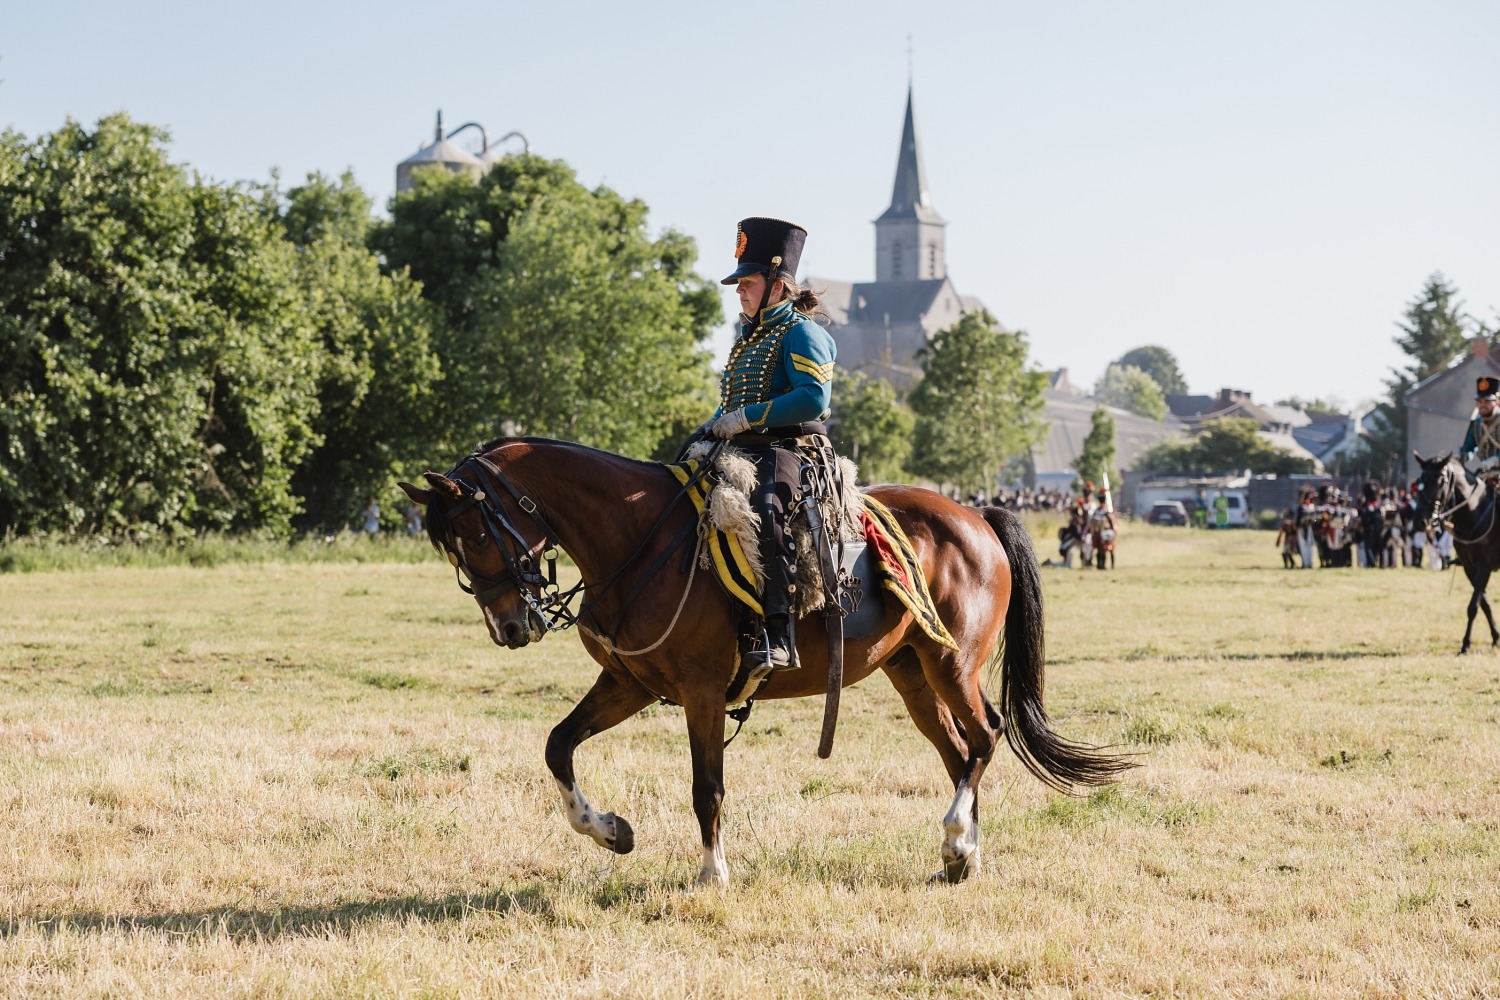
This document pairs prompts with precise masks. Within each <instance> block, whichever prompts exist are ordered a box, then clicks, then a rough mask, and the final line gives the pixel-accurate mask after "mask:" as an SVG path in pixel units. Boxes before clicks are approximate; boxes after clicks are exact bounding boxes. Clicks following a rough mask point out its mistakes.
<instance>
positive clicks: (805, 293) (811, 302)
mask: <svg viewBox="0 0 1500 1000" xmlns="http://www.w3.org/2000/svg"><path fill="white" fill-rule="evenodd" d="M780 281H781V284H782V287H783V288H785V289H786V297H787V298H789V299H791V300H792V308H793V309H795V310H797V311H798V312H799V313H802V315H804V316H812V317H818V316H822V317H824V318H827V313H825V312H823V309H822V307H821V306H820V305H819V302H820V301H821V300H820V297H819V295H818V293H817V292H815V291H813V290H812V289H811V288H803V287H802V286H800V285H798V284H797V283H796V282H795V281H792V280H791V279H789V278H781V279H780Z"/></svg>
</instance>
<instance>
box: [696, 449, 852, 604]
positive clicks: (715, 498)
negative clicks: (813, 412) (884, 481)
mask: <svg viewBox="0 0 1500 1000" xmlns="http://www.w3.org/2000/svg"><path fill="white" fill-rule="evenodd" d="M798 440H800V439H798ZM712 451H713V445H712V444H711V443H709V442H699V443H698V444H695V445H693V446H692V447H691V448H689V449H688V452H687V456H686V457H687V460H688V461H690V462H700V463H701V462H703V461H705V460H707V459H708V457H709V455H710V453H711V452H712ZM796 451H797V454H798V455H799V456H801V458H802V477H801V479H802V485H801V488H800V490H799V491H798V496H797V501H796V503H795V504H794V506H793V509H792V510H791V512H790V513H789V514H788V516H787V524H786V528H787V532H788V533H789V534H790V536H791V538H792V541H793V544H794V545H795V547H796V550H797V556H796V581H797V604H796V608H795V611H796V614H797V615H798V616H799V617H800V616H803V615H809V614H812V613H813V612H815V611H821V610H823V609H824V608H826V607H828V605H829V601H830V599H835V600H838V601H839V603H840V604H842V605H843V606H844V607H845V610H846V612H852V611H854V610H855V609H856V608H857V607H858V605H859V603H860V601H859V595H858V594H857V593H854V592H852V588H854V587H857V585H858V583H859V580H856V579H854V578H852V577H851V576H849V574H850V572H851V571H852V568H853V567H854V565H855V564H856V563H857V562H858V560H859V557H860V556H861V555H862V554H863V553H864V550H865V532H864V522H863V517H862V515H863V511H864V502H863V499H862V495H861V494H860V491H859V488H858V486H856V485H855V484H856V482H857V479H858V474H859V473H858V470H857V469H856V468H855V465H854V463H853V462H851V461H849V459H847V458H841V457H838V456H835V455H833V454H832V449H831V448H827V447H824V446H820V445H818V444H810V445H807V446H801V445H799V446H798V447H797V449H796ZM709 476H710V479H711V483H710V487H709V488H708V489H707V490H706V491H705V496H704V502H703V504H702V506H703V509H704V511H705V514H704V518H703V521H702V523H701V524H700V526H699V534H700V535H705V536H706V535H707V534H708V533H709V532H710V531H712V532H714V533H716V534H718V535H722V536H724V541H723V542H721V543H720V544H721V548H720V550H719V551H718V552H716V551H715V550H714V545H713V544H712V542H711V544H709V545H705V546H704V547H703V549H702V552H701V555H700V557H699V558H700V562H699V565H700V567H701V568H703V569H707V570H712V569H714V568H715V563H716V562H718V563H722V564H725V565H727V567H728V569H729V570H730V573H729V575H728V579H724V575H723V574H721V579H724V582H725V585H726V587H727V589H729V591H730V593H731V595H732V596H734V597H736V598H737V599H738V600H739V601H740V603H742V604H743V605H745V606H746V607H748V608H749V609H750V610H752V611H754V612H755V613H756V614H759V613H760V610H761V609H760V599H759V594H760V593H761V592H762V589H763V588H764V585H765V579H766V574H765V567H764V566H762V565H761V556H760V546H759V544H758V543H757V539H758V537H759V532H760V528H761V524H760V515H758V514H757V513H756V512H755V511H754V510H752V509H751V507H750V492H751V490H753V489H754V488H755V463H754V462H752V461H751V460H750V459H749V458H748V457H747V456H746V455H745V454H744V453H743V452H742V451H739V450H738V449H736V448H734V447H733V446H732V445H729V446H725V447H724V448H723V449H722V450H721V451H719V453H718V455H717V457H716V458H715V459H714V467H713V470H712V471H711V472H710V473H709ZM820 536H823V537H824V538H825V539H826V540H825V541H823V542H822V544H823V545H826V546H827V547H829V548H832V549H833V550H834V559H833V561H832V563H831V564H830V562H829V560H828V559H827V558H826V555H827V554H826V553H825V552H820V551H819V548H820ZM827 568H831V569H832V571H833V572H832V574H831V575H832V576H833V577H834V582H835V583H836V584H837V586H836V587H835V586H830V582H829V581H828V580H827V579H825V577H826V576H827V575H829V574H826V573H825V569H827ZM863 579H868V576H866V577H864V578H863Z"/></svg>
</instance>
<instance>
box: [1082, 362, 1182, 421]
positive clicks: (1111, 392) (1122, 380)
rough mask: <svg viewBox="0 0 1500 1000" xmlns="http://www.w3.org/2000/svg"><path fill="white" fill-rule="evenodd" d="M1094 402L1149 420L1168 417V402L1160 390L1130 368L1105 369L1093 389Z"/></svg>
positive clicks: (1151, 381)
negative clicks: (1095, 400)
mask: <svg viewBox="0 0 1500 1000" xmlns="http://www.w3.org/2000/svg"><path fill="white" fill-rule="evenodd" d="M1094 398H1096V399H1098V400H1099V402H1101V403H1103V404H1104V405H1106V406H1117V407H1119V408H1120V409H1122V410H1129V411H1130V412H1131V413H1134V414H1136V415H1137V416H1141V417H1148V418H1150V419H1151V420H1160V419H1161V418H1162V417H1165V416H1166V415H1167V401H1166V398H1165V397H1163V396H1162V391H1161V387H1160V386H1158V385H1157V384H1156V381H1155V380H1154V379H1153V378H1152V377H1151V376H1150V375H1148V374H1146V373H1145V372H1144V371H1142V370H1141V369H1139V368H1136V367H1134V366H1133V365H1122V364H1118V363H1116V364H1112V365H1110V366H1109V367H1108V368H1106V369H1105V370H1104V375H1103V376H1101V377H1100V379H1099V381H1098V383H1097V384H1096V385H1095V386H1094Z"/></svg>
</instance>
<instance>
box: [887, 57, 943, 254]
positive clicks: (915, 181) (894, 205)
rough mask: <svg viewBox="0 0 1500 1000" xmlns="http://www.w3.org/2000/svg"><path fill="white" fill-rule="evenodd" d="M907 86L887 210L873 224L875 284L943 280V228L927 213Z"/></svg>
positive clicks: (928, 206) (939, 220)
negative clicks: (894, 182)
mask: <svg viewBox="0 0 1500 1000" xmlns="http://www.w3.org/2000/svg"><path fill="white" fill-rule="evenodd" d="M911 103H912V102H911V86H910V85H909V84H908V86H907V88H906V124H905V125H904V126H903V127H902V129H901V151H900V153H899V154H898V156H897V158H896V184H895V187H894V188H893V189H892V191H891V206H890V208H887V209H886V210H885V214H884V215H882V216H881V217H880V218H878V219H876V220H875V280H876V282H887V281H932V280H941V279H942V278H945V277H947V276H948V265H947V261H946V260H945V259H944V241H943V227H945V226H946V225H947V224H948V223H947V222H945V221H944V220H943V217H942V216H941V215H938V214H937V210H936V209H934V208H933V207H932V198H931V197H930V196H929V195H928V194H927V173H926V171H924V170H923V169H922V147H921V146H920V145H919V144H918V143H917V124H916V119H915V118H914V116H913V115H912V107H911Z"/></svg>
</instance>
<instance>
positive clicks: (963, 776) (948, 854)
mask: <svg viewBox="0 0 1500 1000" xmlns="http://www.w3.org/2000/svg"><path fill="white" fill-rule="evenodd" d="M917 656H918V657H919V658H920V659H921V661H922V662H921V666H922V679H923V681H924V682H925V686H926V687H927V689H928V690H930V691H931V692H932V695H933V696H935V699H934V700H935V701H936V702H937V703H940V704H941V706H942V707H943V709H945V710H946V713H947V715H948V718H949V719H951V720H952V724H954V725H955V726H956V727H957V731H958V732H961V733H962V739H963V743H962V744H958V745H957V746H956V747H955V750H954V753H955V754H957V753H961V754H962V756H961V757H960V758H959V759H958V766H957V767H956V768H955V767H954V765H953V764H952V763H950V762H949V757H948V754H946V753H945V754H944V763H945V764H947V765H948V769H949V776H950V777H952V778H953V784H954V788H955V791H954V795H953V804H952V805H951V806H949V808H948V812H947V813H946V814H944V816H943V849H942V855H943V872H942V875H943V878H944V879H945V880H946V881H948V882H962V881H963V880H964V879H966V878H968V877H969V876H970V875H971V874H973V873H974V872H975V871H978V870H979V782H980V780H981V779H982V778H983V777H984V769H985V766H986V765H988V764H989V761H990V758H991V757H992V756H994V753H995V747H996V743H997V738H998V730H999V729H1001V728H1002V727H1003V725H1004V722H1003V720H1002V719H1001V718H1000V714H999V713H998V712H996V711H995V709H994V706H992V705H990V704H989V702H988V699H986V698H985V697H984V693H983V692H982V691H981V690H980V689H979V673H980V670H979V664H977V663H967V662H965V661H966V659H967V658H966V657H963V656H961V655H960V654H958V653H955V652H953V651H952V650H948V649H943V648H940V647H934V648H932V649H930V650H928V651H927V652H926V655H925V656H924V655H923V653H922V652H920V651H919V652H918V653H917ZM908 707H910V706H909V704H908ZM933 712H934V713H935V714H936V716H937V718H938V719H939V720H941V719H942V718H943V713H941V712H936V709H934V710H933ZM916 717H917V715H916V713H915V712H913V718H916ZM921 724H922V723H921V720H920V719H919V720H918V725H919V726H920V725H921ZM924 732H925V730H924ZM928 738H929V739H932V737H931V736H929V737H928ZM933 742H934V744H935V745H938V750H939V752H940V753H942V752H943V747H942V745H941V744H938V743H937V741H936V740H933ZM960 747H961V750H960V749H959V748H960ZM955 771H956V772H957V773H956V774H955V773H954V772H955Z"/></svg>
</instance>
